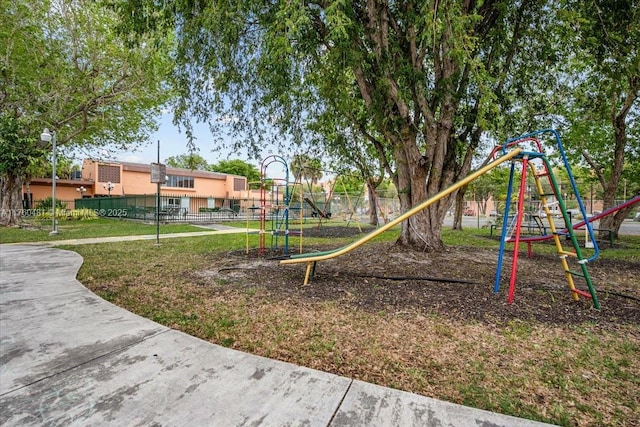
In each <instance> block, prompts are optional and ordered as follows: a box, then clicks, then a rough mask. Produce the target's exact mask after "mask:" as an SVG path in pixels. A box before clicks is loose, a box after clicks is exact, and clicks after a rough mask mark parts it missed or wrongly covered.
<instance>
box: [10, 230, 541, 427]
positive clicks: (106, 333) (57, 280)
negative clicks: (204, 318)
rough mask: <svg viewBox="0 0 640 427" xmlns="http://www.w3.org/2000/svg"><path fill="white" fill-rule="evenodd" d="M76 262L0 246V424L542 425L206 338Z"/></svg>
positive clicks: (45, 250) (69, 255)
mask: <svg viewBox="0 0 640 427" xmlns="http://www.w3.org/2000/svg"><path fill="white" fill-rule="evenodd" d="M56 243H58V244H59V242H56ZM81 264H82V258H81V257H80V256H79V255H78V254H76V253H75V252H70V251H64V250H60V249H54V248H49V247H46V246H33V245H0V362H1V364H0V425H3V426H25V425H34V426H36V425H37V426H40V425H65V426H67V425H82V426H91V425H93V426H102V425H113V426H125V425H126V426H147V425H153V426H183V425H192V426H212V425H219V426H240V425H251V426H283V425H288V426H298V425H300V426H303V425H304V426H510V427H524V426H542V425H543V424H541V423H536V422H532V421H528V420H523V419H519V418H514V417H509V416H504V415H500V414H495V413H491V412H487V411H482V410H478V409H474V408H469V407H465V406H460V405H455V404H451V403H447V402H442V401H438V400H435V399H430V398H427V397H424V396H419V395H416V394H411V393H406V392H402V391H397V390H393V389H389V388H385V387H379V386H375V385H372V384H368V383H364V382H361V381H356V380H352V379H350V378H345V377H340V376H337V375H333V374H330V373H326V372H320V371H316V370H312V369H308V368H304V367H300V366H295V365H292V364H289V363H284V362H279V361H275V360H270V359H265V358H263V357H259V356H254V355H250V354H246V353H242V352H239V351H235V350H232V349H228V348H224V347H220V346H217V345H213V344H210V343H208V342H205V341H202V340H200V339H197V338H194V337H191V336H189V335H185V334H183V333H181V332H178V331H175V330H172V329H169V328H167V327H165V326H161V325H159V324H157V323H154V322H152V321H150V320H147V319H144V318H141V317H139V316H137V315H135V314H132V313H130V312H128V311H125V310H123V309H121V308H119V307H116V306H114V305H112V304H111V303H109V302H106V301H104V300H103V299H101V298H99V297H97V296H96V295H94V294H93V293H91V292H90V291H88V290H87V289H86V288H85V287H83V286H82V284H81V283H80V282H78V281H77V280H76V279H75V277H76V273H77V271H78V269H79V268H80V266H81Z"/></svg>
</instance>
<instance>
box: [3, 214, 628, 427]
mask: <svg viewBox="0 0 640 427" xmlns="http://www.w3.org/2000/svg"><path fill="white" fill-rule="evenodd" d="M99 221H102V220H99ZM99 221H95V222H91V224H90V226H87V228H92V229H93V231H91V232H90V231H88V230H83V231H81V230H78V231H77V233H78V236H80V235H83V236H87V237H88V236H90V237H95V236H96V235H97V234H92V233H93V232H94V231H95V232H101V233H108V232H110V231H109V230H112V231H113V232H116V230H114V229H115V228H120V227H122V228H123V229H122V230H117V232H118V233H122V234H150V233H155V227H153V226H148V227H149V229H148V230H147V231H148V232H147V233H143V232H140V227H141V226H140V225H138V226H137V227H138V228H135V227H133V229H132V228H128V227H132V226H130V225H128V224H127V223H126V222H125V221H115V223H114V221H112V220H105V221H107V222H105V223H102V222H99ZM109 221H111V222H109ZM65 225H66V224H65ZM235 225H237V226H239V227H243V228H244V227H245V226H246V223H237V224H235ZM74 226H76V227H78V228H79V229H82V228H84V224H83V225H82V226H80V225H78V224H70V225H69V228H68V229H62V228H61V230H62V233H61V235H62V236H64V237H60V238H61V239H66V238H71V236H70V235H71V234H72V233H74V231H73V227H74ZM125 226H126V227H127V229H128V231H125V230H124V227H125ZM171 227H176V228H178V229H174V228H171ZM180 227H185V228H180ZM169 229H170V230H171V232H176V231H189V230H193V229H195V227H189V226H162V228H161V230H162V231H163V232H169V231H167V230H169ZM98 230H103V231H98ZM198 230H201V229H198ZM9 231H11V230H9ZM6 232H7V230H1V231H0V233H1V234H0V236H1V239H0V241H2V242H3V243H4V242H6V241H27V240H26V239H25V238H24V234H22V237H21V236H20V235H19V233H17V232H16V233H17V234H7V235H5V233H6ZM11 233H13V231H11ZM20 233H34V236H35V233H44V234H45V235H46V237H47V238H48V230H43V231H41V232H38V231H33V232H32V231H28V230H21V231H20ZM488 234H489V231H488V230H486V229H480V230H478V229H467V230H465V231H463V232H453V231H451V230H447V229H445V230H443V239H444V240H445V243H446V244H447V245H448V247H449V248H450V249H451V250H455V248H489V249H491V248H495V249H496V253H497V241H496V240H494V239H489V238H488ZM110 235H113V234H110ZM43 237H44V236H43ZM74 237H75V236H74ZM396 237H397V230H391V231H388V232H386V233H383V234H382V235H381V236H379V237H378V238H376V239H375V242H373V243H371V244H373V245H376V244H379V245H382V246H381V248H382V247H383V246H384V245H388V243H389V242H392V241H394V240H395V239H396ZM248 238H249V246H250V247H251V248H255V247H257V245H258V236H256V235H250V236H248ZM356 238H357V237H353V236H352V237H348V238H340V239H336V238H333V239H330V240H327V239H322V238H305V240H304V244H305V245H319V244H330V245H332V246H334V247H338V246H342V245H344V244H346V243H348V242H351V241H353V240H355V239H356ZM11 239H12V240H11ZM16 239H18V240H16ZM245 239H246V236H245V235H244V234H240V235H215V236H205V237H191V238H177V239H169V240H164V241H163V243H162V244H161V245H159V246H157V245H154V243H153V242H150V241H141V242H136V243H135V244H133V243H131V242H122V243H108V244H95V245H82V246H67V247H64V248H65V249H70V250H74V251H76V252H78V253H79V254H80V255H82V256H83V258H84V264H83V266H82V267H81V269H80V272H79V274H78V279H79V280H80V281H81V282H82V283H83V284H85V285H86V286H87V287H89V288H90V289H92V290H93V291H94V292H96V293H97V294H98V295H100V296H102V297H103V298H105V299H107V300H108V301H111V302H113V303H115V304H117V305H119V306H121V307H124V308H126V309H127V310H130V311H132V312H134V313H137V314H139V315H141V316H144V317H147V318H149V319H151V320H154V321H156V322H158V323H161V324H164V325H167V326H169V327H171V328H174V329H178V330H181V331H184V332H186V333H188V334H191V335H193V336H197V337H200V338H202V339H205V340H208V341H210V342H212V343H216V344H219V345H223V346H227V347H231V348H234V349H238V350H241V351H246V352H250V353H253V354H257V355H261V356H265V357H270V358H274V359H279V360H284V361H287V362H291V363H295V364H298V365H303V366H308V367H311V368H315V369H320V370H324V371H328V372H334V373H336V374H339V375H343V376H347V377H350V378H355V379H360V380H363V381H367V382H371V383H375V384H380V385H384V386H388V387H393V388H398V389H402V390H407V391H410V392H415V393H419V394H423V395H427V396H430V397H434V398H438V399H443V400H447V401H451V402H456V403H461V404H465V405H469V406H473V407H477V408H482V409H486V410H490V411H496V412H500V413H504V414H509V415H514V416H519V417H525V418H529V419H535V420H540V421H545V422H550V423H554V424H559V425H563V426H601V425H608V426H636V425H640V415H639V414H640V393H639V390H640V325H638V324H634V323H622V322H621V323H620V325H618V326H616V327H613V328H612V327H606V328H605V327H602V326H601V325H599V324H597V323H582V324H553V325H550V324H543V323H540V322H537V321H536V320H522V319H516V320H513V321H506V322H505V321H497V320H496V321H487V322H479V321H467V322H460V321H458V320H453V319H452V318H450V317H448V316H444V315H441V314H437V313H431V314H429V313H427V314H425V313H423V312H418V311H414V310H406V311H402V312H397V311H388V310H381V311H377V312H371V311H367V310H358V309H345V308H344V307H343V306H342V305H341V304H340V303H338V302H335V301H317V302H313V301H309V300H304V299H300V298H298V297H297V295H298V294H299V293H301V292H302V288H301V287H300V283H299V281H298V280H297V279H295V280H291V279H290V278H288V277H286V276H285V275H283V276H282V280H283V281H288V282H290V284H291V288H290V294H289V295H288V296H286V297H283V296H282V294H275V293H271V292H269V291H268V290H265V289H264V288H262V287H260V286H257V285H253V286H252V285H251V284H250V283H249V284H247V283H240V282H236V281H234V280H231V279H222V278H220V279H215V280H214V281H213V284H212V281H211V280H204V279H205V278H206V276H207V275H208V274H209V272H210V269H211V265H212V263H213V262H214V261H216V262H219V261H220V259H221V258H222V257H224V255H225V254H226V253H228V251H237V252H238V253H243V251H244V249H245V243H246V240H245ZM32 240H36V239H35V238H34V239H32ZM290 244H291V246H292V247H296V246H297V244H298V240H297V238H291V243H290ZM618 246H619V247H618V248H614V249H607V250H605V251H603V253H602V255H601V256H602V257H603V258H604V259H612V260H621V261H624V262H631V263H640V237H623V238H622V239H621V241H620V242H619V245H618ZM534 251H535V252H536V253H540V252H541V253H547V252H548V253H549V254H550V253H552V252H553V251H554V249H553V247H552V246H551V245H548V246H545V245H539V246H538V245H537V246H535V249H534ZM381 256H382V257H384V256H385V255H384V254H382V255H381ZM247 262H248V263H249V262H250V260H249V259H248V260H247ZM271 262H273V261H271ZM620 274H624V272H622V271H621V272H620ZM260 277H261V275H260V270H259V269H257V270H256V272H255V283H256V284H258V283H259V281H260V280H261V279H260ZM354 280H358V279H356V278H354ZM288 282H287V283H288ZM311 286H313V284H312V285H311ZM489 289H490V286H489V287H488V288H487V290H486V292H488V293H490V290H489ZM636 296H638V295H636ZM639 303H640V302H639ZM569 309H570V308H569Z"/></svg>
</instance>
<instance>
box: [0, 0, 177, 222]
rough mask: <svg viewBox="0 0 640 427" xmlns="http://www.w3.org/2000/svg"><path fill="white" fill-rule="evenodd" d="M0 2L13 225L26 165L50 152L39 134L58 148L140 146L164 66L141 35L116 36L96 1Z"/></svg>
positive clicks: (0, 91) (6, 202) (6, 188)
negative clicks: (51, 137)
mask: <svg viewBox="0 0 640 427" xmlns="http://www.w3.org/2000/svg"><path fill="white" fill-rule="evenodd" d="M0 4H1V5H2V7H1V8H0V22H1V25H0V49H1V50H2V52H3V55H2V58H1V59H0V69H1V73H2V78H1V79H0V146H1V147H2V150H1V151H0V165H1V166H0V174H1V175H0V181H1V183H2V191H1V194H2V200H1V204H2V211H3V212H5V213H6V212H11V213H12V214H11V215H4V216H3V218H2V223H3V224H10V223H15V222H16V221H17V220H18V217H17V216H16V215H17V213H18V212H19V211H20V209H19V208H20V207H21V198H20V190H21V187H22V182H23V180H24V177H25V174H26V171H27V168H28V166H29V165H30V164H31V163H32V162H33V161H35V160H36V159H41V158H43V157H46V156H47V155H48V154H50V153H51V148H52V147H51V146H47V145H46V144H43V143H42V142H41V141H40V133H41V132H42V130H43V129H44V128H45V127H46V128H48V129H50V130H51V131H55V132H56V136H57V144H58V145H60V146H63V145H68V146H76V147H77V146H105V145H109V144H111V145H114V146H117V147H118V148H125V147H129V148H130V147H132V146H134V145H136V144H141V143H143V142H146V141H147V140H148V135H149V133H150V132H151V131H152V130H155V128H156V124H155V122H154V120H153V117H155V116H156V115H157V114H156V113H157V112H159V108H160V107H161V106H162V105H163V104H165V103H166V101H167V100H168V99H169V97H170V95H171V92H170V90H169V88H168V86H166V85H165V84H164V82H165V81H166V77H167V76H168V74H169V70H170V67H171V63H170V61H169V60H168V59H169V58H168V55H167V54H166V52H164V51H161V50H159V49H156V45H155V44H154V43H152V42H151V41H150V40H151V39H150V38H149V37H148V36H140V39H139V40H138V41H139V42H138V43H136V44H131V43H129V40H128V39H126V38H123V37H121V36H120V35H119V34H117V33H116V31H115V25H116V24H117V22H118V20H117V16H116V15H115V14H114V13H113V12H110V11H109V10H106V9H105V8H104V7H102V5H101V3H100V2H84V1H79V0H51V1H38V2H31V1H26V0H11V1H9V0H0ZM164 38H165V39H166V37H164ZM145 40H146V41H145Z"/></svg>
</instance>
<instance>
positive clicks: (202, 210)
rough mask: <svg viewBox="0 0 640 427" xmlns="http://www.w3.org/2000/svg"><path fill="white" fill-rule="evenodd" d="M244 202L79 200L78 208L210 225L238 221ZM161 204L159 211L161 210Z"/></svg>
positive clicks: (173, 198) (154, 198) (153, 198)
mask: <svg viewBox="0 0 640 427" xmlns="http://www.w3.org/2000/svg"><path fill="white" fill-rule="evenodd" d="M243 204H244V203H243V201H241V200H234V199H218V198H213V197H190V196H167V195H162V196H160V200H159V203H158V196H157V195H155V194H149V195H142V196H117V197H96V198H92V199H77V200H76V201H75V207H76V208H85V209H91V210H93V211H94V212H95V213H96V214H98V216H100V217H109V218H126V219H137V220H142V221H155V220H156V218H157V219H159V220H160V222H207V221H222V220H233V219H236V218H237V217H238V215H239V213H240V211H241V206H242V205H243ZM158 205H159V206H160V209H159V210H158Z"/></svg>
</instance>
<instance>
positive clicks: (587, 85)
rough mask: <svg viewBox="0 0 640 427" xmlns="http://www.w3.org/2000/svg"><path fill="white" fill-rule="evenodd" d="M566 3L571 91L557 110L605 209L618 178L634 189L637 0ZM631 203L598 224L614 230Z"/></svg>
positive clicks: (639, 36) (639, 155) (617, 190)
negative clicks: (594, 182)
mask: <svg viewBox="0 0 640 427" xmlns="http://www.w3.org/2000/svg"><path fill="white" fill-rule="evenodd" d="M566 3H567V5H566V6H567V8H566V10H565V11H564V13H563V14H562V15H561V17H562V18H563V20H562V22H563V23H564V24H565V25H564V26H563V27H561V29H564V30H565V33H564V37H565V38H566V39H568V40H570V46H572V50H571V52H569V55H568V61H567V63H568V64H569V65H570V66H571V67H570V68H569V70H570V71H571V72H572V74H571V75H570V78H569V79H568V84H567V85H568V86H569V88H568V90H567V93H570V94H571V96H570V98H569V100H568V102H567V103H566V104H565V105H564V107H565V108H563V109H561V110H560V114H562V115H563V116H564V118H565V120H566V121H567V145H568V148H569V149H570V150H571V151H573V153H574V157H573V158H574V160H582V161H583V162H585V163H586V164H588V165H589V166H590V167H591V170H592V175H593V177H594V178H595V179H596V180H597V182H598V183H599V184H600V187H601V189H602V194H603V202H604V206H603V208H604V209H608V208H611V207H613V206H614V205H615V204H616V198H619V199H621V198H622V197H623V194H622V192H621V190H622V188H623V184H624V186H625V187H627V190H628V191H629V193H631V195H634V194H635V195H638V194H640V177H639V176H638V175H634V174H633V173H632V171H634V170H637V169H638V168H639V167H640V144H638V141H639V140H640V123H639V122H638V118H640V109H639V101H638V94H639V92H640V50H639V49H638V45H639V40H640V1H638V0H615V1H602V0H589V1H575V0H567V1H566ZM625 182H626V183H625ZM631 209H632V208H631V207H629V208H628V209H624V210H621V211H619V212H618V213H616V214H615V215H609V216H607V217H604V218H602V220H601V221H600V228H601V229H610V230H614V232H615V233H616V235H617V233H618V230H619V228H620V225H621V224H622V221H623V220H624V219H625V218H626V217H627V216H628V214H629V211H630V210H631Z"/></svg>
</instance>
